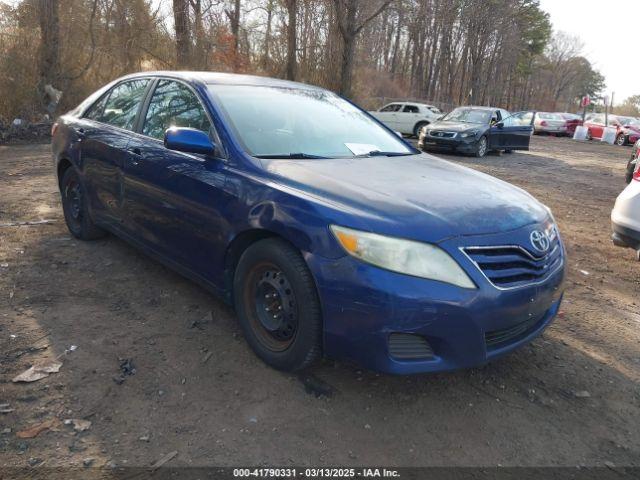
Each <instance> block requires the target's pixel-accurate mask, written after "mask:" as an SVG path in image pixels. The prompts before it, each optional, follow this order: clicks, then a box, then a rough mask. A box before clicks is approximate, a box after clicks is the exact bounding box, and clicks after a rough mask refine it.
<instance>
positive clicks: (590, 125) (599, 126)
mask: <svg viewBox="0 0 640 480" xmlns="http://www.w3.org/2000/svg"><path fill="white" fill-rule="evenodd" d="M584 126H585V127H587V139H589V140H591V139H598V140H599V139H601V138H602V132H603V131H604V129H605V127H606V125H605V115H604V113H598V114H596V115H593V116H591V117H590V118H589V119H588V120H586V121H585V122H584ZM609 126H610V127H614V128H615V129H616V144H617V145H629V144H631V145H633V144H634V143H635V142H637V141H638V140H639V139H640V121H638V120H637V119H635V118H633V117H622V116H620V115H609Z"/></svg>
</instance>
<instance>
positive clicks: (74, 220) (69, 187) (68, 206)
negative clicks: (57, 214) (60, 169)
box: [60, 167, 106, 240]
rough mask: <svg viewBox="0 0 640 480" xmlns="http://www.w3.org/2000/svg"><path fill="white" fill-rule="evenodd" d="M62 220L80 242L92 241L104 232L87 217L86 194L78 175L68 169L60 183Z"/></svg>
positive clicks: (74, 170) (71, 168)
mask: <svg viewBox="0 0 640 480" xmlns="http://www.w3.org/2000/svg"><path fill="white" fill-rule="evenodd" d="M60 194H61V196H62V210H63V212H64V220H65V222H66V224H67V228H68V229H69V231H70V232H71V234H72V235H73V236H74V237H76V238H79V239H81V240H94V239H96V238H100V237H103V236H104V235H106V232H105V231H104V230H103V229H101V228H100V227H98V226H97V225H96V224H95V223H93V220H92V219H91V216H90V215H89V208H88V201H87V193H86V190H85V187H84V185H83V184H82V180H81V179H80V175H78V172H77V171H76V169H75V168H73V167H69V168H68V169H67V171H66V172H64V175H63V176H62V180H61V181H60Z"/></svg>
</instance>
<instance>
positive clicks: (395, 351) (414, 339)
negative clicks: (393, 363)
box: [389, 333, 434, 360]
mask: <svg viewBox="0 0 640 480" xmlns="http://www.w3.org/2000/svg"><path fill="white" fill-rule="evenodd" d="M389 355H391V356H392V357H394V358H397V359H399V360H427V359H431V358H434V355H433V350H432V349H431V345H429V342H427V340H426V339H425V338H424V337H421V336H420V335H414V334H411V333H392V334H391V335H389Z"/></svg>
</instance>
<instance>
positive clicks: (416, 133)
mask: <svg viewBox="0 0 640 480" xmlns="http://www.w3.org/2000/svg"><path fill="white" fill-rule="evenodd" d="M427 125H429V122H418V123H416V126H415V127H413V136H414V137H416V138H419V137H420V130H422V128H423V127H426V126H427Z"/></svg>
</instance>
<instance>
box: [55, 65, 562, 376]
mask: <svg viewBox="0 0 640 480" xmlns="http://www.w3.org/2000/svg"><path fill="white" fill-rule="evenodd" d="M52 148H53V158H54V163H55V170H56V174H57V179H58V184H59V187H60V193H61V196H62V206H63V210H64V216H65V220H66V223H67V225H68V228H69V230H70V232H71V233H72V234H73V235H75V236H76V237H78V238H80V239H83V240H91V239H95V238H98V237H100V236H102V235H104V234H105V233H106V232H111V233H113V234H115V235H117V236H119V237H121V238H122V239H124V240H126V241H127V242H130V243H131V244H133V245H134V246H136V247H138V248H140V249H141V250H142V251H144V252H145V253H147V254H149V255H151V256H153V257H155V258H156V259H158V260H159V261H161V262H163V263H164V264H166V265H168V266H169V267H171V268H173V269H175V270H177V271H178V272H180V273H181V274H183V275H185V276H187V277H189V278H191V279H193V280H194V281H196V282H198V283H200V284H202V285H204V286H205V287H207V288H209V289H210V290H211V291H213V292H215V293H216V294H219V295H221V296H223V297H224V298H225V299H226V300H227V301H229V302H230V303H232V304H233V306H234V308H235V311H236V313H237V317H238V321H239V323H240V325H241V327H242V330H243V332H244V335H245V337H246V339H247V342H248V343H249V345H250V346H251V348H252V349H253V350H254V351H255V353H256V354H257V355H258V356H259V357H260V358H262V359H263V360H264V361H265V362H266V363H268V364H269V365H272V366H273V367H275V368H278V369H282V370H290V371H293V370H300V369H303V368H305V367H307V366H309V365H311V364H312V363H314V362H315V361H316V360H318V359H319V358H320V357H322V356H323V355H324V356H327V357H330V358H335V359H344V360H351V361H355V362H357V363H358V364H360V365H362V366H365V367H368V368H371V369H375V370H378V371H383V372H392V373H417V372H433V371H442V370H450V369H455V368H464V367H472V366H477V365H481V364H483V363H485V362H487V361H489V360H492V359H494V358H497V357H499V356H501V355H503V354H505V353H507V352H510V351H512V350H514V349H516V348H518V347H520V346H522V345H524V344H526V343H527V342H529V341H530V340H532V339H533V338H534V337H536V336H537V335H538V334H540V332H542V330H544V328H545V327H547V325H549V323H550V322H551V321H552V319H553V318H554V316H555V315H556V313H557V312H558V308H559V305H560V302H561V299H562V292H563V278H564V270H565V267H564V266H565V252H564V247H563V245H562V241H561V239H560V236H559V234H558V230H557V228H556V225H555V223H554V219H553V216H552V215H551V212H550V210H549V209H548V208H547V207H545V206H544V205H542V204H541V203H540V202H538V201H536V200H535V199H534V198H533V197H532V196H531V195H529V194H528V193H526V192H525V191H523V190H521V189H520V188H517V187H514V186H512V185H510V184H508V183H505V182H503V181H500V180H497V179H495V178H493V177H490V176H488V175H485V174H482V173H479V172H477V171H474V170H470V169H468V168H465V167H462V166H459V165H456V164H453V163H450V162H447V161H444V160H441V159H438V158H435V157H433V156H430V155H427V154H424V153H421V152H419V151H418V150H416V149H414V148H413V147H411V146H410V145H409V144H407V143H406V142H405V141H403V140H402V139H401V138H400V137H398V135H397V134H395V133H394V132H393V131H391V130H389V129H388V128H386V127H385V126H384V125H382V124H381V123H379V122H378V121H377V120H375V119H374V118H373V117H371V116H370V115H369V114H367V113H366V112H364V111H363V110H361V109H360V108H358V107H356V106H355V105H353V104H352V103H350V102H348V101H347V100H344V99H343V98H341V97H339V96H337V95H335V94H334V93H331V92H329V91H327V90H324V89H321V88H317V87H313V86H309V85H303V84H299V83H293V82H287V81H282V80H276V79H269V78H261V77H252V76H242V75H231V74H218V73H195V72H156V73H141V74H135V75H131V76H127V77H124V78H120V79H118V80H116V81H114V82H113V83H111V84H109V85H107V86H105V87H104V88H102V89H101V90H99V91H98V92H96V93H95V94H93V95H91V96H90V97H89V98H88V99H87V100H86V101H84V102H83V103H82V104H81V105H80V106H78V107H77V108H76V109H74V110H73V111H71V112H69V113H67V114H65V115H63V116H62V117H60V118H59V119H58V121H57V123H56V124H55V125H54V128H53V140H52Z"/></svg>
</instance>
